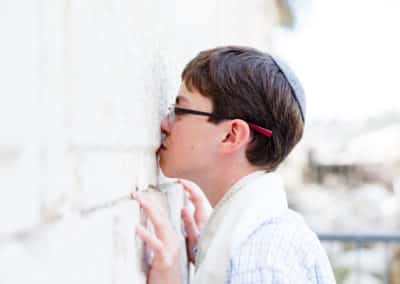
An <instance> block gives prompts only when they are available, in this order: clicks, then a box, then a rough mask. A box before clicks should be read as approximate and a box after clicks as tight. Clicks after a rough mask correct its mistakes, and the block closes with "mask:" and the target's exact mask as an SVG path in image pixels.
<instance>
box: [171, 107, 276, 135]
mask: <svg viewBox="0 0 400 284" xmlns="http://www.w3.org/2000/svg"><path fill="white" fill-rule="evenodd" d="M181 114H193V115H203V116H208V117H211V118H214V119H217V120H225V119H232V118H224V117H221V116H218V115H216V114H213V113H210V112H204V111H198V110H194V109H188V108H181V107H176V106H175V105H171V106H170V107H168V113H167V119H168V123H169V124H170V125H171V124H172V123H173V122H174V121H175V117H176V115H181ZM246 122H247V121H246ZM247 124H248V125H249V127H250V128H251V129H252V130H254V131H256V132H258V133H260V134H262V135H265V136H267V137H272V131H271V130H269V129H267V128H264V127H261V126H258V125H256V124H253V123H250V122H247Z"/></svg>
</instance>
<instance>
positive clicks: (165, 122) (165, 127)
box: [160, 115, 169, 133]
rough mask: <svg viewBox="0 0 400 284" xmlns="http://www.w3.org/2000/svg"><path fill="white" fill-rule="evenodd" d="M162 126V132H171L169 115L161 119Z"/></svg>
mask: <svg viewBox="0 0 400 284" xmlns="http://www.w3.org/2000/svg"><path fill="white" fill-rule="evenodd" d="M160 128H161V132H164V133H169V121H168V115H165V116H164V117H163V119H162V120H161V124H160Z"/></svg>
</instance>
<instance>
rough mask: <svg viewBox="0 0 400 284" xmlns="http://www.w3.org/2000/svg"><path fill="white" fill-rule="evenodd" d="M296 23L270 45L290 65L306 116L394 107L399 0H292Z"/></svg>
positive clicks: (338, 116)
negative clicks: (301, 89)
mask: <svg viewBox="0 0 400 284" xmlns="http://www.w3.org/2000/svg"><path fill="white" fill-rule="evenodd" d="M293 4H294V5H295V6H296V7H297V11H296V13H297V16H296V18H297V25H296V27H295V29H293V30H291V31H289V30H286V29H279V30H277V31H276V33H275V37H274V50H276V51H277V53H278V55H280V56H282V57H283V58H284V59H286V60H287V61H288V63H289V64H290V65H291V66H292V67H293V69H294V70H295V72H296V73H297V75H298V77H299V78H300V80H301V81H302V83H303V85H304V89H305V91H306V95H307V115H308V119H310V120H344V121H347V120H351V121H354V120H365V119H368V118H372V117H376V116H379V115H382V114H385V113H388V112H397V113H400V76H399V75H400V71H399V68H400V17H398V11H399V10H400V1H396V0H392V1H388V0H384V1H382V0H381V1H378V0H367V1H365V0H364V1H361V0H350V1H349V0H335V1H332V0H314V1H307V0H294V1H293Z"/></svg>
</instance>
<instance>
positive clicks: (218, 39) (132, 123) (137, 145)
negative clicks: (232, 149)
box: [0, 0, 279, 284]
mask: <svg viewBox="0 0 400 284" xmlns="http://www.w3.org/2000/svg"><path fill="white" fill-rule="evenodd" d="M278 18H279V17H278V12H277V9H276V3H275V1H272V0H264V1H261V0H251V1H239V0H229V1H228V0H217V1H214V0H204V1H179V0H173V1H161V0H149V1H136V0H117V1H115V0H114V1H111V0H103V1H99V0H96V1H95V0H79V1H78V0H58V1H54V0H36V1H28V0H25V1H24V0H17V1H15V0H3V1H1V2H0V37H1V44H0V62H1V64H0V81H1V84H0V113H1V120H0V130H1V131H0V137H1V139H0V188H1V190H0V208H1V214H0V271H1V272H0V284H5V283H7V284H9V283H10V284H11V283H28V282H29V283H59V284H61V283H86V284H87V283H96V284H100V283H138V284H140V283H145V276H144V275H145V273H144V271H145V269H146V266H145V262H144V261H143V259H144V257H143V256H144V255H146V254H145V253H144V252H143V248H142V247H141V242H140V241H138V240H135V236H134V233H133V232H134V227H135V224H137V223H138V222H143V220H142V217H141V214H140V212H139V209H138V208H137V206H136V204H135V203H134V202H133V201H129V200H128V198H127V196H128V193H129V192H131V191H133V190H135V189H139V190H145V189H146V188H147V187H148V185H149V184H157V183H158V174H157V163H156V159H155V156H154V152H155V150H156V148H157V147H158V143H159V140H160V137H159V122H160V119H161V117H162V115H163V114H164V111H165V109H166V106H167V104H168V103H170V102H171V101H172V100H173V98H174V95H175V93H176V90H177V88H178V85H179V81H180V77H179V75H180V72H181V70H182V68H183V66H184V64H185V63H186V62H187V61H188V60H189V59H190V58H192V57H193V56H194V55H195V54H196V53H197V52H198V51H200V50H202V49H204V48H208V47H214V46H216V45H222V44H245V45H252V46H255V47H258V48H261V49H265V48H267V47H268V46H269V44H270V40H271V39H270V35H271V29H272V28H273V26H274V25H276V24H277V22H278ZM151 195H152V198H153V200H154V204H155V206H161V207H162V208H164V210H165V214H170V216H171V218H172V219H173V220H174V224H175V226H176V228H177V230H181V228H180V225H179V224H178V221H179V218H177V216H179V208H180V206H181V203H182V202H183V194H182V192H181V191H179V190H176V191H172V192H171V191H167V193H163V192H159V191H152V193H151ZM172 197H173V198H172ZM90 208H91V209H94V210H92V211H90V212H89V211H87V210H88V209H90ZM182 255H183V257H182V263H183V267H184V266H185V265H184V263H185V257H184V254H182ZM183 278H186V274H183Z"/></svg>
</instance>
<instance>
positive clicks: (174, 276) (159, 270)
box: [131, 192, 181, 284]
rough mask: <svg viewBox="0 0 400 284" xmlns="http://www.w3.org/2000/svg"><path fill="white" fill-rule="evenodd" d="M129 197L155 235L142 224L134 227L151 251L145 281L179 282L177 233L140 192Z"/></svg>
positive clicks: (149, 282)
mask: <svg viewBox="0 0 400 284" xmlns="http://www.w3.org/2000/svg"><path fill="white" fill-rule="evenodd" d="M131 198H132V199H134V200H136V201H137V202H138V203H139V206H140V207H141V208H142V209H143V210H144V213H145V214H146V215H147V216H148V218H149V219H150V221H151V223H152V224H153V226H154V232H155V236H154V235H153V234H151V233H150V232H149V231H148V230H147V229H146V228H145V227H143V226H142V225H138V226H137V227H136V234H137V235H138V236H139V237H140V238H141V239H142V240H143V242H144V243H145V244H146V245H147V246H148V247H149V248H151V250H152V251H153V259H152V261H151V264H150V265H151V267H150V271H149V275H148V276H147V283H148V284H179V283H180V282H181V279H180V259H179V243H180V242H179V237H178V234H177V233H176V232H175V231H174V229H173V227H172V224H171V223H170V221H169V220H168V218H167V217H166V216H163V214H160V212H157V209H156V208H153V207H151V206H150V204H149V202H148V201H147V200H146V199H145V198H143V196H142V195H141V194H139V193H137V192H135V193H131Z"/></svg>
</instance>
